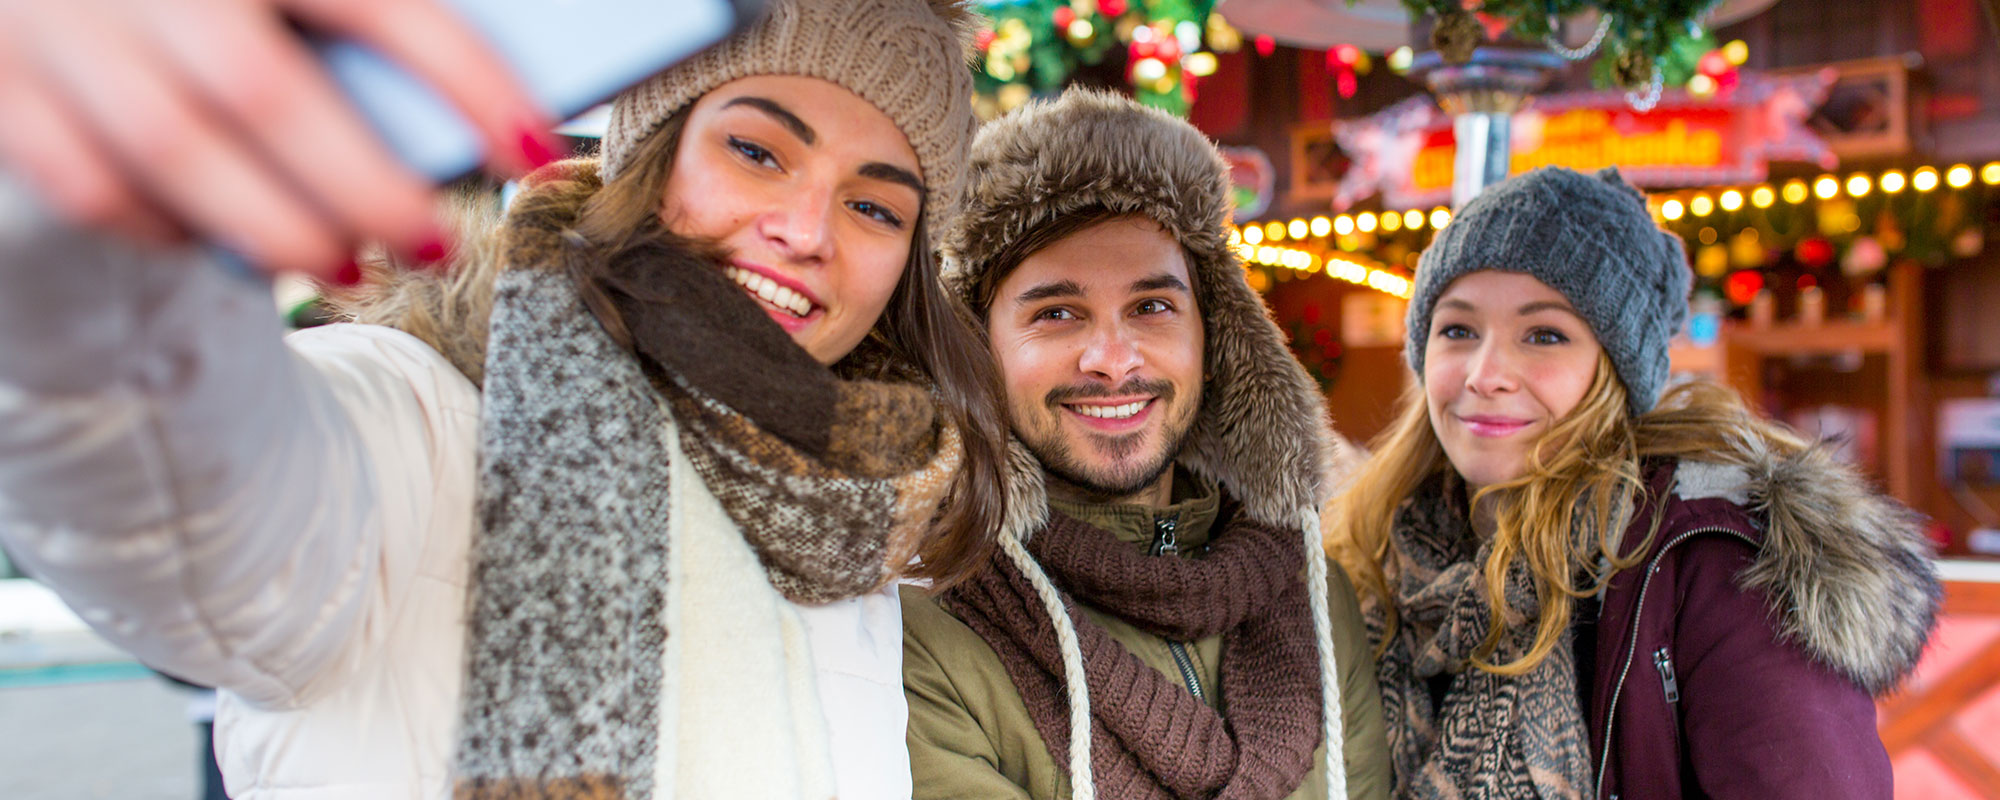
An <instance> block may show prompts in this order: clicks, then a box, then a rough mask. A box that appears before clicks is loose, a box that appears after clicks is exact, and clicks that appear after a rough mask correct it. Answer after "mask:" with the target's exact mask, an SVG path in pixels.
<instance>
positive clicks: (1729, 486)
mask: <svg viewBox="0 0 2000 800" xmlns="http://www.w3.org/2000/svg"><path fill="white" fill-rule="evenodd" d="M1731 455H1732V456H1735V458H1731V459H1730V460H1731V461H1740V462H1741V463H1742V464H1743V465H1742V466H1738V465H1737V464H1719V463H1711V462H1697V461H1682V462H1681V464H1680V465H1679V466H1678V468H1677V469H1676V470H1675V476H1674V488H1673V490H1672V494H1673V495H1674V496H1675V497H1676V498H1678V499H1679V500H1682V501H1695V500H1700V499H1704V498H1722V499H1726V500H1728V501H1730V502H1732V503H1734V504H1736V505H1737V506H1739V507H1741V508H1742V510H1743V511H1744V512H1746V513H1747V514H1748V516H1749V517H1750V520H1751V521H1752V522H1753V523H1754V524H1755V526H1756V527H1757V530H1756V531H1753V532H1749V533H1751V535H1752V536H1753V538H1757V539H1759V540H1760V547H1759V550H1758V553H1757V558H1756V561H1755V562H1754V563H1753V564H1752V565H1751V566H1750V567H1749V568H1748V569H1746V570H1744V571H1743V572H1742V574H1740V575H1739V576H1738V577H1737V580H1738V582H1739V583H1740V584H1741V585H1742V586H1744V587H1745V588H1748V589H1755V590H1759V591H1761V592H1763V593H1764V594H1765V595H1766V596H1767V597H1769V598H1770V599H1771V606H1772V608H1771V611H1772V613H1773V614H1774V615H1775V618H1776V619H1777V621H1778V629H1779V632H1780V634H1781V635H1782V636H1784V637H1785V638H1786V639H1788V640H1790V641H1792V642H1795V643H1797V644H1798V645H1799V646H1801V647H1803V648H1804V649H1805V650H1806V651H1807V652H1808V653H1810V654H1811V655H1812V656H1813V657H1814V658H1815V659H1816V660H1818V661H1820V662H1821V663H1824V664H1826V665H1828V666H1830V667H1833V668H1834V669H1836V670H1838V671H1839V672H1840V673H1842V674H1844V675H1846V676H1848V677H1849V678H1851V679H1853V680H1854V681H1855V682H1856V683H1857V684H1860V685H1861V686H1862V687H1864V688H1866V689H1867V690H1868V691H1869V692H1871V693H1874V694H1881V693H1883V692H1886V691H1889V690H1891V689H1893V688H1895V686H1896V684H1897V683H1899V682H1900V681H1901V680H1902V679H1903V677H1904V676H1906V675H1908V674H1909V672H1910V670H1911V669H1913V668H1915V667H1916V664H1917V659H1918V658H1919V657H1920V656H1922V654H1923V649H1924V643H1925V642H1926V641H1928V639H1929V638H1930V632H1931V629H1932V627H1934V626H1935V624H1936V620H1937V609H1938V603H1939V600H1940V598H1941V597H1942V594H1943V589H1942V586H1941V584H1940V583H1939V580H1938V575H1937V568H1936V565H1935V563H1934V552H1933V548H1932V546H1931V543H1930V540H1929V538H1928V537H1927V536H1925V534H1924V523H1923V519H1922V518H1921V517H1920V516H1919V515H1917V514H1916V512H1913V511H1911V510H1910V509H1909V508H1907V507H1905V506H1904V505H1903V504H1901V503H1898V502H1896V501H1895V500H1894V499H1892V498H1889V497H1886V496H1884V495H1882V494H1881V493H1879V492H1877V491H1876V490H1875V489H1873V488H1872V487H1870V486H1869V485H1868V482H1867V481H1866V480H1865V479H1864V478H1863V477H1862V476H1861V475H1860V474H1859V473H1858V472H1856V471H1855V469H1854V468H1853V467H1852V466H1849V465H1848V464H1846V463H1844V462H1842V461H1840V460H1839V458H1838V457H1836V456H1835V455H1834V454H1833V453H1832V451H1831V450H1830V449H1829V448H1828V447H1825V446H1815V447H1809V448H1806V449H1805V450H1802V451H1800V452H1797V453H1795V454H1791V455H1783V454H1780V453H1777V452H1774V451H1772V450H1770V449H1768V448H1763V447H1757V446H1752V445H1747V444H1746V445H1743V446H1742V447H1741V448H1739V451H1738V452H1737V453H1734V454H1731ZM1668 513H1669V515H1671V514H1672V513H1673V512H1672V509H1671V507H1670V508H1669V511H1668ZM1664 544H1665V543H1664V542H1656V543H1655V544H1654V545H1653V546H1654V547H1661V546H1664Z"/></svg>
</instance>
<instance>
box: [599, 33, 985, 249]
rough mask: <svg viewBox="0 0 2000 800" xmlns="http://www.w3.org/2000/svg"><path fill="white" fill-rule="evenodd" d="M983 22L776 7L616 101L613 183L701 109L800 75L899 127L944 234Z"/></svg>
mask: <svg viewBox="0 0 2000 800" xmlns="http://www.w3.org/2000/svg"><path fill="white" fill-rule="evenodd" d="M978 22H979V17H978V15H977V14H975V13H973V11H972V10H971V8H969V7H968V6H967V5H966V0H772V2H771V3H770V11H769V12H768V13H767V14H766V15H765V16H764V18H763V19H761V20H758V21H757V23H756V24H754V25H751V26H750V27H749V28H748V29H746V30H744V31H742V32H740V33H738V34H737V35H735V36H732V37H730V38H729V39H728V40H726V41H724V42H722V43H721V44H718V45H716V46H714V47H711V48H709V49H708V50H705V51H703V52H702V53H701V54H700V55H697V56H694V57H693V58H689V59H688V60H686V61H683V62H681V63H679V64H677V65H675V66H674V67H673V68H672V69H669V70H667V71H666V72H663V73H660V74H659V75H657V76H654V77H653V78H652V79H651V80H648V81H646V82H645V83H642V84H639V85H638V86H635V87H633V88H631V89H629V90H626V92H625V93H624V94H621V95H619V96H618V98H617V100H615V101H613V102H612V105H611V122H610V127H609V128H608V129H607V130H606V131H605V134H604V149H603V159H604V167H603V173H604V179H605V180H606V181H610V180H612V179H614V178H616V177H617V176H618V174H619V171H620V170H622V169H623V168H624V167H625V166H626V165H627V162H629V161H630V160H631V158H632V155H633V153H635V152H637V150H638V145H639V143H640V142H642V141H645V139H646V137H647V136H649V135H651V134H652V132H653V131H654V130H656V129H658V128H659V127H660V124H661V123H664V122H666V120H667V118H668V117H671V116H673V115H674V113H675V112H677V111H680V110H681V109H682V108H685V107H686V106H687V105H688V104H689V103H692V102H694V101H695V99H696V98H699V97H701V96H702V95H704V94H707V93H709V92H710V91H711V90H713V89H715V87H717V86H721V85H722V84H725V83H728V82H730V81H733V80H736V79H738V78H746V77H749V76H752V75H799V76H804V77H808V78H819V79H821V80H825V81H830V82H832V83H837V84H840V85H841V86H844V87H847V89H848V90H849V91H851V92H854V93H855V94H857V95H860V96H861V98H862V99H864V100H867V101H868V102H869V103H872V104H874V106H875V107H876V108H879V109H881V110H882V113H884V114H887V115H889V118H890V119H892V120H895V122H896V127H898V128H901V129H902V130H903V135H904V136H907V137H909V139H910V149H912V150H915V151H916V153H917V164H918V166H919V167H921V168H922V169H923V172H924V174H923V179H924V185H925V187H926V188H927V189H928V190H929V191H928V197H926V199H925V201H924V221H925V222H926V223H927V224H928V225H929V227H930V230H931V231H933V234H932V236H933V238H935V237H936V234H935V231H937V230H939V227H940V225H941V224H942V220H943V217H942V216H940V215H941V214H944V213H945V212H946V210H948V209H950V208H951V207H952V206H953V205H955V204H956V203H957V202H958V194H959V187H960V181H961V179H962V176H961V171H960V165H961V164H963V163H965V150H966V147H967V146H968V145H969V144H971V142H972V134H973V131H974V130H976V129H977V128H978V127H979V118H978V117H976V116H974V115H973V113H972V72H971V70H970V69H969V68H968V66H967V65H968V64H969V63H970V55H969V54H970V53H971V52H972V38H973V34H974V32H976V31H977V30H978Z"/></svg>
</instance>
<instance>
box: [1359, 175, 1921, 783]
mask: <svg viewBox="0 0 2000 800" xmlns="http://www.w3.org/2000/svg"><path fill="white" fill-rule="evenodd" d="M1689 280H1690V276H1689V272H1688V268H1687V264H1686V259H1685V256H1684V254H1683V251H1682V246H1681V242H1680V240H1679V239H1678V238H1676V237H1674V236H1673V235H1671V234H1668V233H1665V232H1662V231H1661V230H1660V229H1659V228H1658V227H1657V226H1656V225H1655V224H1654V223H1653V220H1652V218H1651V216H1650V214H1648V212H1647V210H1646V205H1645V200H1644V198H1643V196H1642V195H1640V193H1639V192H1638V191H1637V190H1635V189H1633V188H1631V187H1630V186H1628V185H1626V184H1625V183H1624V182H1623V181H1622V180H1620V178H1619V177H1618V174H1617V171H1616V170H1614V169H1607V170H1605V171H1603V172H1600V173H1598V174H1596V175H1585V174H1581V173H1577V172H1573V171H1570V170H1565V169H1560V168H1545V169H1540V170H1536V171H1534V172H1531V173H1528V174H1525V175H1521V176H1518V177H1515V178H1511V179H1509V180H1507V181H1503V182H1502V183H1500V184H1498V185H1496V186H1494V187H1492V188H1490V189H1488V190H1486V192H1485V193H1483V194H1481V195H1480V196H1479V197H1478V198H1477V199H1475V200H1473V201H1472V202H1471V203H1469V204H1467V205H1466V207H1465V209H1464V211H1463V213H1461V214H1460V215H1459V216H1458V217H1457V218H1456V219H1454V220H1453V221H1452V223H1451V225H1450V226H1449V227H1447V228H1445V229H1444V231H1443V232H1441V233H1440V234H1439V235H1438V239H1437V241H1436V242H1435V243H1434V244H1432V245H1431V247H1430V249H1429V250H1427V251H1425V252H1424V254H1423V257H1422V259H1421V261H1420V263H1419V265H1418V268H1417V276H1416V290H1415V293H1414V296H1413V297H1412V299H1411V302H1410V308H1409V333H1408V335H1409V340H1408V344H1407V347H1408V349H1407V356H1408V358H1409V362H1410V365H1411V366H1412V367H1413V368H1414V369H1415V370H1416V373H1417V379H1418V380H1417V382H1416V384H1415V385H1414V386H1413V387H1412V389H1411V390H1410V391H1409V392H1408V393H1407V394H1405V396H1404V397H1403V400H1402V402H1401V413H1400V414H1399V416H1398V417H1397V418H1396V420H1395V421H1394V422H1392V423H1391V424H1390V426H1389V428H1388V429H1387V430H1386V431H1384V432H1383V434H1382V435H1381V436H1380V438H1379V439H1378V440H1377V441H1376V442H1375V446H1374V453H1373V455H1372V456H1371V457H1370V460H1369V461H1368V462H1367V463H1366V464H1365V465H1364V466H1363V467H1361V468H1360V469H1359V470H1358V471H1357V473H1356V474H1355V475H1354V476H1353V477H1352V478H1351V480H1350V483H1349V484H1348V488H1347V489H1346V490H1345V491H1344V493H1343V494H1342V495H1340V496H1339V497H1337V498H1336V499H1335V501H1334V506H1333V508H1332V512H1331V514H1330V519H1331V520H1332V524H1331V526H1330V527H1329V528H1328V530H1329V532H1330V533H1331V534H1332V537H1333V541H1334V543H1335V549H1336V553H1337V554H1338V555H1339V556H1340V558H1341V560H1342V562H1343V563H1344V565H1345V566H1346V567H1347V569H1348V571H1349V572H1350V573H1352V574H1354V575H1355V576H1357V578H1358V580H1359V582H1360V583H1361V585H1362V587H1363V588H1362V593H1363V595H1364V598H1363V606H1364V611H1365V616H1366V617H1367V621H1368V625H1369V629H1370V634H1371V636H1372V637H1373V638H1374V641H1375V645H1376V647H1377V648H1378V651H1379V652H1381V657H1380V660H1379V663H1378V665H1377V675H1378V677H1379V678H1380V680H1381V685H1382V699H1383V702H1382V705H1383V710H1384V714H1385V715H1386V717H1387V721H1388V733H1389V749H1390V757H1391V762H1392V767H1393V769H1394V773H1395V785H1396V794H1397V796H1399V797H1409V798H1434V797H1454V798H1481V797H1542V798H1558V797H1560V798H1590V797H1601V798H1608V797H1624V798H1655V797H1657V798H1679V797H1760V798H1761V797H1783V798H1812V799H1813V800H1824V798H1833V797H1842V798H1845V797H1875V798H1887V797H1888V796H1889V779H1890V773H1889V762H1888V758H1887V756H1886V755H1885V754H1884V751H1883V747H1882V743H1881V741H1880V740H1879V739H1878V738H1877V736H1876V734H1875V722H1874V721H1875V714H1874V705H1873V703H1872V701H1871V695H1874V694H1879V693H1881V692H1884V691H1887V690H1889V689H1891V688H1893V687H1894V686H1895V685H1896V684H1897V682H1898V681H1899V680H1901V679H1902V677H1903V676H1905V675H1906V674H1908V672H1909V670H1910V668H1911V667H1912V666H1914V664H1915V662H1916V659H1917V656H1918V654H1919V653H1920V652H1921V651H1922V649H1923V644H1924V641H1925V639H1926V638H1927V636H1928V635H1929V631H1930V628H1931V623H1932V618H1933V614H1934V612H1935V610H1936V607H1937V598H1938V583H1937V578H1936V576H1935V574H1934V571H1933V569H1932V567H1931V565H1930V560H1929V559H1930V552H1929V547H1928V544H1927V542H1926V539H1925V538H1924V536H1923V535H1922V532H1921V530H1920V528H1919V526H1918V523H1917V520H1916V518H1915V516H1914V515H1913V514H1912V513H1911V512H1910V511H1909V510H1908V509H1906V508H1904V507H1903V506H1902V505H1900V504H1898V503H1897V502H1896V501H1894V500H1891V499H1889V498H1887V497H1884V496H1882V495H1880V494H1878V493H1876V492H1875V491H1873V490H1872V489H1870V488H1869V486H1868V484H1867V482H1866V481H1865V480H1864V479H1863V478H1862V477H1861V476H1860V475H1859V474H1857V473H1856V472H1855V471H1854V469H1853V468H1851V467H1849V466H1847V465H1845V464H1842V463H1839V462H1837V461H1835V460H1834V459H1833V457H1832V455H1831V454H1830V453H1829V452H1828V451H1827V450H1826V449H1825V448H1820V447H1816V446H1814V445H1813V444H1812V443H1810V442H1807V441H1805V440H1804V439H1802V438H1801V437H1799V436H1798V435H1797V434H1795V433H1793V432H1792V431H1790V430H1788V429H1786V428H1784V427H1782V426H1780V425H1777V424H1775V423H1772V422H1770V421H1767V420H1765V419H1763V418H1761V417H1759V416H1757V414H1756V413H1754V412H1753V411H1751V410H1750V409H1748V408H1747V407H1745V406H1744V405H1743V403H1742V401H1741V400H1739V399H1738V398H1737V397H1736V396H1735V395H1734V394H1733V393H1731V392H1729V391H1728V390H1726V389H1723V388H1720V387H1718V386H1716V385H1713V384H1710V383H1705V382H1699V381H1697V382H1690V383H1683V384H1680V385H1676V386H1673V387H1671V388H1667V387H1666V384H1667V383H1668V361H1667V346H1668V340H1669V338H1670V337H1671V336H1672V335H1673V334H1674V333H1675V331H1676V330H1677V329H1678V328H1679V327H1680V325H1681V323H1682V321H1683V320H1684V319H1685V317H1686V313H1687V292H1688V285H1689ZM1663 390H1664V391H1663ZM1496 599H1497V601H1498V602H1495V601H1496Z"/></svg>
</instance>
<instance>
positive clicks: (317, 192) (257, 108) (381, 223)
mask: <svg viewBox="0 0 2000 800" xmlns="http://www.w3.org/2000/svg"><path fill="white" fill-rule="evenodd" d="M138 5H139V6H140V7H142V8H147V9H152V10H151V11H147V12H142V13H145V14H147V15H148V21H149V22H151V23H152V24H153V25H154V26H156V27H157V28H158V29H160V30H162V31H166V33H163V35H161V36H158V37H156V38H155V40H154V41H155V42H156V43H157V44H158V45H159V49H160V52H161V53H162V54H163V55H164V56H165V57H167V59H168V60H169V61H171V62H172V65H173V67H174V68H176V69H177V71H179V72H181V73H182V74H184V75H186V76H187V78H188V79H189V81H190V83H191V84H192V88H193V89H194V90H195V91H197V92H198V93H199V94H200V96H201V98H202V100H203V101H205V102H206V103H207V104H209V105H211V106H212V107H214V108H215V109H216V110H217V111H218V112H219V113H220V115H221V116H222V117H223V118H224V119H225V120H226V121H227V122H228V123H229V124H230V126H231V127H232V128H233V129H234V130H235V131H237V132H239V134H240V135H242V136H244V137H245V138H247V139H249V140H250V141H252V142H254V143H255V144H256V145H257V146H258V148H259V149H260V151H261V152H262V153H264V154H265V155H266V156H268V157H269V158H270V159H271V161H272V162H273V163H274V164H275V165H276V166H277V168H278V169H279V170H280V172H281V173H282V174H283V176H284V177H286V178H288V179H289V182H290V183H292V184H293V185H295V186H296V187H297V188H298V189H299V190H301V191H304V192H305V193H306V194H307V195H308V196H309V197H310V199H311V200H312V201H313V202H314V205H315V207H317V208H318V209H320V210H322V211H323V212H324V213H325V214H326V215H327V216H329V217H330V218H331V222H332V224H333V225H334V226H335V227H337V228H339V229H341V231H342V233H343V234H344V235H345V238H347V239H349V240H373V241H381V242H385V243H387V244H389V245H390V246H391V247H394V248H396V249H397V250H400V251H403V252H416V251H418V250H421V249H424V248H426V247H428V246H431V245H432V244H433V243H435V241H436V240H438V239H439V234H438V229H437V226H436V224H435V223H434V222H432V209H433V208H434V204H433V203H432V199H431V191H430V186H429V184H428V182H427V181H425V180H424V179H422V178H420V177H418V176H417V175H416V174H415V173H414V172H412V171H410V170H409V169H408V168H406V167H404V166H403V165H402V164H401V163H400V162H398V161H397V160H396V158H395V157H394V156H392V155H391V154H390V153H389V151H388V150H387V148H385V147H384V146H383V145H382V144H381V141H380V139H379V138H378V137H377V136H376V135H375V133H374V131H372V130H370V129H369V128H368V126H367V124H366V123H364V122H363V121H362V120H361V118H360V116H359V115H358V114H356V113H355V112H354V110H353V108H352V107H351V106H350V105H349V104H348V103H347V101H346V100H345V99H344V98H343V97H341V95H340V93H339V91H338V90H337V89H336V88H335V86H334V84H333V82H332V81H331V80H330V79H329V78H328V77H327V75H326V73H325V72H324V71H323V70H321V69H320V68H319V66H318V63H317V62H316V61H314V60H313V59H312V58H311V57H310V55H309V53H308V51H307V49H306V48H305V46H304V45H303V44H302V43H301V42H300V40H299V38H298V37H297V36H296V35H294V34H293V33H292V32H291V31H290V30H289V29H287V28H286V27H285V26H284V25H283V24H281V22H280V20H279V19H278V17H277V16H276V15H275V14H269V13H263V12H261V11H258V10H256V9H248V8H245V7H243V6H240V5H237V4H231V3H141V4H138Z"/></svg>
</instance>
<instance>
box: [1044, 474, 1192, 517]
mask: <svg viewBox="0 0 2000 800" xmlns="http://www.w3.org/2000/svg"><path fill="white" fill-rule="evenodd" d="M1042 479H1043V481H1044V483H1045V484H1046V485H1047V486H1048V491H1049V496H1050V497H1052V498H1055V499H1057V500H1063V501H1066V502H1071V503H1090V504H1093V505H1134V506H1147V507H1150V508H1166V507H1167V506H1170V505H1173V499H1174V471H1173V469H1172V468H1171V467H1169V468H1168V469H1167V470H1166V471H1164V472H1161V473H1160V477H1158V478H1155V479H1154V480H1153V482H1152V483H1150V484H1147V485H1146V486H1144V487H1142V488H1140V489H1139V490H1138V491H1136V492H1133V493H1131V494H1122V495H1120V494H1105V493H1103V492H1098V491H1094V490H1091V489H1086V488H1084V487H1082V486H1078V485H1076V484H1074V483H1070V482H1069V481H1066V480H1063V479H1062V478H1060V477H1057V476H1055V475H1052V474H1049V473H1046V472H1044V473H1042Z"/></svg>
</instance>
